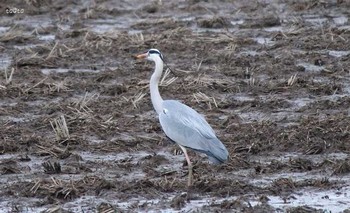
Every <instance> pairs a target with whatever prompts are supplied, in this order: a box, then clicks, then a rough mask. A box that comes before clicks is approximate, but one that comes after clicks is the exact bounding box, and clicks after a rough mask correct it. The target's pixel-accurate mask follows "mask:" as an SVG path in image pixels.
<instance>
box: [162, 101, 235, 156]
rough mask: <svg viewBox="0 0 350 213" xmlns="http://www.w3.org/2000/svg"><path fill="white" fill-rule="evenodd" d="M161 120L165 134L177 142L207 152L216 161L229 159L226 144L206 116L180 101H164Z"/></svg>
mask: <svg viewBox="0 0 350 213" xmlns="http://www.w3.org/2000/svg"><path fill="white" fill-rule="evenodd" d="M159 120H160V124H161V126H162V129H163V131H164V132H165V134H166V135H167V136H168V137H169V138H170V139H172V140H173V141H175V142H176V143H178V144H180V145H182V146H184V147H189V148H191V149H194V150H197V151H200V152H203V153H206V154H207V155H208V156H209V157H210V159H211V160H212V161H214V162H223V161H225V160H227V157H228V151H227V149H226V148H225V146H224V145H223V144H222V143H221V141H220V140H219V139H218V138H217V137H216V135H215V132H214V130H213V129H212V128H211V127H210V125H209V124H208V123H207V121H206V120H205V119H204V117H203V116H201V115H200V114H199V113H198V112H196V111H195V110H193V109H192V108H190V107H188V106H186V105H185V104H182V103H180V102H178V101H174V100H167V101H164V102H163V111H162V113H160V114H159ZM213 158H214V159H213ZM215 159H216V161H215Z"/></svg>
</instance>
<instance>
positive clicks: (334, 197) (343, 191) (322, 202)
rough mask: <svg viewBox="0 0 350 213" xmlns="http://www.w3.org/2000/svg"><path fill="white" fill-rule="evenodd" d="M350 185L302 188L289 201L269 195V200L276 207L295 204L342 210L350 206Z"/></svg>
mask: <svg viewBox="0 0 350 213" xmlns="http://www.w3.org/2000/svg"><path fill="white" fill-rule="evenodd" d="M349 191H350V187H349V186H347V187H343V188H340V189H334V190H322V191H320V190H310V189H308V190H302V191H299V192H297V193H293V194H292V195H291V196H290V199H288V200H287V201H286V200H285V198H282V197H278V196H268V198H269V199H270V201H269V202H268V203H269V204H270V205H272V206H273V207H275V208H281V209H287V208H290V207H295V206H304V205H307V206H310V207H313V208H317V209H323V210H324V212H327V211H328V212H342V211H343V210H345V209H347V208H348V207H349V200H350V194H349Z"/></svg>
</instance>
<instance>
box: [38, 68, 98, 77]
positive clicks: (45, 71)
mask: <svg viewBox="0 0 350 213" xmlns="http://www.w3.org/2000/svg"><path fill="white" fill-rule="evenodd" d="M68 72H76V73H99V72H100V71H99V70H91V69H66V68H56V69H41V73H42V74H44V75H50V74H52V73H68Z"/></svg>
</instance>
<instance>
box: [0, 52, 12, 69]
mask: <svg viewBox="0 0 350 213" xmlns="http://www.w3.org/2000/svg"><path fill="white" fill-rule="evenodd" d="M11 63H12V60H11V58H10V56H9V55H7V54H0V70H5V69H8V68H9V67H10V65H11Z"/></svg>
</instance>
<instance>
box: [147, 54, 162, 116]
mask: <svg viewBox="0 0 350 213" xmlns="http://www.w3.org/2000/svg"><path fill="white" fill-rule="evenodd" d="M154 62H155V63H156V68H155V69H154V73H153V74H152V77H151V81H150V84H149V85H150V90H151V100H152V104H153V107H154V109H155V110H156V112H157V114H160V113H161V112H162V110H163V106H162V105H163V99H162V97H160V94H159V89H158V83H159V80H160V77H161V76H162V72H163V61H162V59H161V58H159V57H157V58H155V60H154Z"/></svg>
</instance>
